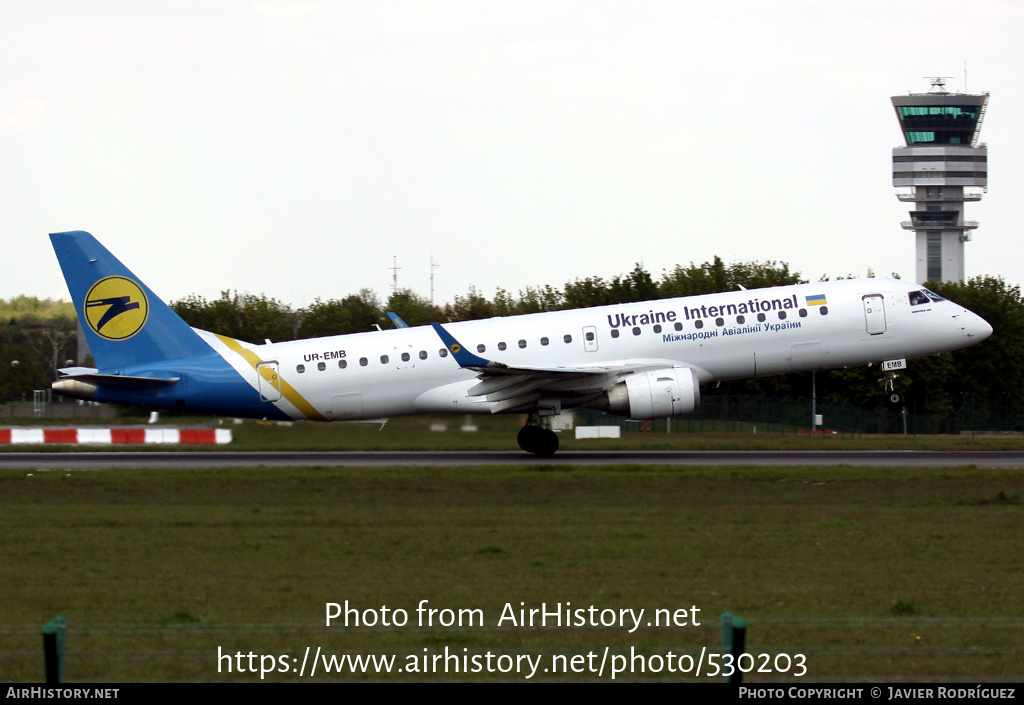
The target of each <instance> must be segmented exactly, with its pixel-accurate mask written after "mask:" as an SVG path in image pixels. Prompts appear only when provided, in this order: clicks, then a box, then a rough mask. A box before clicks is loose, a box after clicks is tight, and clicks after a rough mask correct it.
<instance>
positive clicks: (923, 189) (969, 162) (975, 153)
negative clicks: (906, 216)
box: [892, 78, 988, 282]
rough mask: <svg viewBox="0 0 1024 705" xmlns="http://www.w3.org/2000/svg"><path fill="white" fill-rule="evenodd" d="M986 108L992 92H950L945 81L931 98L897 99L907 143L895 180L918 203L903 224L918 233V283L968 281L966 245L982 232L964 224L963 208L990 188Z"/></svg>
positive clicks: (895, 163) (896, 157) (896, 159)
mask: <svg viewBox="0 0 1024 705" xmlns="http://www.w3.org/2000/svg"><path fill="white" fill-rule="evenodd" d="M987 104H988V93H982V94H979V95H970V94H966V93H949V92H947V91H946V89H945V83H944V82H943V79H941V78H936V79H933V81H932V90H931V91H930V92H928V93H911V94H909V95H903V96H893V97H892V105H893V108H895V110H896V117H897V119H898V120H899V121H900V129H901V130H902V131H903V138H904V140H905V142H906V144H905V146H901V147H896V148H895V149H893V150H892V183H893V186H895V187H897V188H901V187H910V191H909V192H902V193H898V194H897V198H899V199H900V200H901V201H904V202H906V203H913V204H914V209H913V210H912V211H910V220H908V221H904V222H903V223H902V225H903V228H904V229H905V230H913V231H914V232H915V233H916V235H917V237H916V240H917V246H916V253H917V268H916V281H918V282H924V281H962V280H963V279H964V243H965V242H968V241H969V240H970V239H971V235H970V231H972V230H974V229H975V228H977V227H978V223H977V221H971V220H964V203H966V202H967V201H979V200H981V195H982V194H981V192H982V191H984V190H985V189H986V188H987V187H988V148H987V147H986V146H985V145H984V144H979V142H978V135H979V133H980V132H981V121H982V118H983V117H984V115H985V107H986V105H987ZM965 189H970V190H969V191H968V190H965ZM974 189H980V190H974Z"/></svg>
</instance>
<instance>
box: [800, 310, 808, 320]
mask: <svg viewBox="0 0 1024 705" xmlns="http://www.w3.org/2000/svg"><path fill="white" fill-rule="evenodd" d="M800 318H807V309H806V308H802V309H800Z"/></svg>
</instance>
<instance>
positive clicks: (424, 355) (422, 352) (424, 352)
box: [420, 350, 427, 360]
mask: <svg viewBox="0 0 1024 705" xmlns="http://www.w3.org/2000/svg"><path fill="white" fill-rule="evenodd" d="M420 359H421V360H426V359H427V351H426V350H420Z"/></svg>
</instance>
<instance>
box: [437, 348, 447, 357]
mask: <svg viewBox="0 0 1024 705" xmlns="http://www.w3.org/2000/svg"><path fill="white" fill-rule="evenodd" d="M437 354H438V355H440V356H441V357H448V348H441V349H440V350H438V351H437Z"/></svg>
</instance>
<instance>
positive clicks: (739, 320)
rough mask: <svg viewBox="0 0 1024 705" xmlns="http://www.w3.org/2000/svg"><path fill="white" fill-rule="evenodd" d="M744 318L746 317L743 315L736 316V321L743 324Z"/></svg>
mask: <svg viewBox="0 0 1024 705" xmlns="http://www.w3.org/2000/svg"><path fill="white" fill-rule="evenodd" d="M746 320H747V319H746V318H744V317H743V316H736V323H738V324H739V325H741V326H742V325H743V324H744V322H746Z"/></svg>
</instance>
